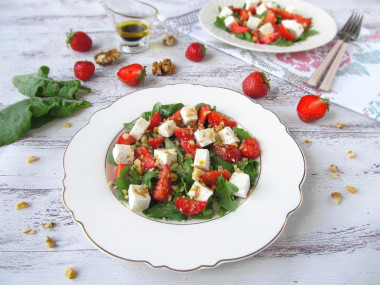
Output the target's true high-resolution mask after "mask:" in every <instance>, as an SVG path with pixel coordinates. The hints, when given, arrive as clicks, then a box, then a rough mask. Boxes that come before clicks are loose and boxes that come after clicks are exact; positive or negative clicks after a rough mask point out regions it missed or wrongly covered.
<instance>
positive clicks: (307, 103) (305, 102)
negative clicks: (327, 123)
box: [297, 95, 330, 123]
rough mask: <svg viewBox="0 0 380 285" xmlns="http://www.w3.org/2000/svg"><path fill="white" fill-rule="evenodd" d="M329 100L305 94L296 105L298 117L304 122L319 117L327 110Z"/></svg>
mask: <svg viewBox="0 0 380 285" xmlns="http://www.w3.org/2000/svg"><path fill="white" fill-rule="evenodd" d="M329 107H330V104H329V100H328V99H325V98H321V97H320V96H316V95H305V96H303V97H302V98H301V100H300V101H299V103H298V106H297V113H298V117H300V119H301V120H302V121H304V122H306V123H310V122H313V121H316V120H319V119H321V118H322V117H323V116H324V115H325V114H326V112H327V111H328V110H329Z"/></svg>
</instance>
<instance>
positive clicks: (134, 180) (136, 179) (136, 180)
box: [116, 165, 142, 200]
mask: <svg viewBox="0 0 380 285" xmlns="http://www.w3.org/2000/svg"><path fill="white" fill-rule="evenodd" d="M141 182H142V179H141V176H140V174H139V173H138V172H137V171H136V168H135V167H133V166H132V165H127V166H125V167H124V168H123V169H122V170H121V171H120V175H119V177H118V178H116V189H117V190H119V192H120V196H119V199H120V200H124V194H123V190H128V188H129V185H131V184H137V185H140V184H141Z"/></svg>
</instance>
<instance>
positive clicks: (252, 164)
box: [237, 160, 259, 186]
mask: <svg viewBox="0 0 380 285" xmlns="http://www.w3.org/2000/svg"><path fill="white" fill-rule="evenodd" d="M237 167H238V168H239V169H240V170H242V171H243V172H244V173H245V174H248V175H249V180H250V182H251V186H252V185H253V184H254V183H255V180H256V178H257V176H258V168H259V163H258V162H257V161H256V160H248V161H239V162H238V163H237Z"/></svg>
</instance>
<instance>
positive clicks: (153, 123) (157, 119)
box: [148, 112, 162, 130]
mask: <svg viewBox="0 0 380 285" xmlns="http://www.w3.org/2000/svg"><path fill="white" fill-rule="evenodd" d="M161 122H162V117H161V114H160V113H159V112H156V113H155V114H154V115H153V116H152V117H151V118H150V123H149V126H148V130H153V129H154V128H155V127H158V126H159V125H160V124H161Z"/></svg>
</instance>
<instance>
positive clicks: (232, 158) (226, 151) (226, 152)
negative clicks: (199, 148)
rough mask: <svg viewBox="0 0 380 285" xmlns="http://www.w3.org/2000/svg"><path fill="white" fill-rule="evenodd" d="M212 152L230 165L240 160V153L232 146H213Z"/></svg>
mask: <svg viewBox="0 0 380 285" xmlns="http://www.w3.org/2000/svg"><path fill="white" fill-rule="evenodd" d="M212 150H213V151H214V152H215V153H216V155H217V156H219V157H220V158H222V159H224V160H225V161H227V162H230V163H236V162H238V161H240V160H241V153H240V150H239V149H238V147H237V146H235V145H232V144H223V145H222V144H221V145H217V146H214V147H213V148H212Z"/></svg>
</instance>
